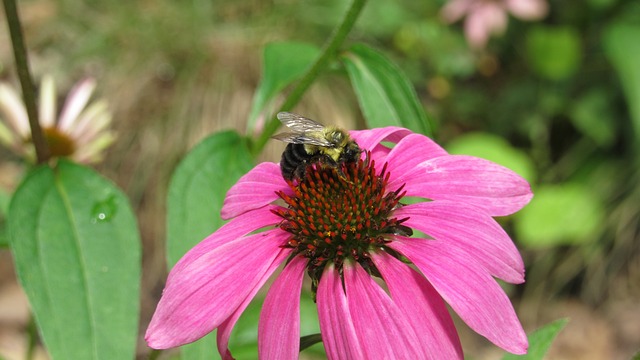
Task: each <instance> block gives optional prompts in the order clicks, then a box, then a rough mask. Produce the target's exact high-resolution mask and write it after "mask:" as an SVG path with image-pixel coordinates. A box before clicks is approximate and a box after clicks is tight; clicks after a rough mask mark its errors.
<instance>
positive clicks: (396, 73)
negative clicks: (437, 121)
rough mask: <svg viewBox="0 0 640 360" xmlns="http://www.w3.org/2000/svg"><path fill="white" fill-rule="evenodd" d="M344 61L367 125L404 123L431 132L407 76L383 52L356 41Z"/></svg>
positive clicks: (423, 131)
mask: <svg viewBox="0 0 640 360" xmlns="http://www.w3.org/2000/svg"><path fill="white" fill-rule="evenodd" d="M341 60H342V61H343V62H344V65H345V67H346V69H347V73H348V74H349V78H350V79H351V84H352V85H353V88H354V91H355V93H356V96H357V97H358V102H359V103H360V107H361V108H362V112H363V114H364V117H365V120H366V121H367V126H368V127H383V126H390V125H396V126H402V127H406V128H408V129H411V130H413V131H414V132H417V133H420V134H425V135H430V134H431V120H430V119H429V118H428V117H427V113H426V112H425V111H424V108H423V107H422V104H421V103H420V101H419V100H418V96H417V94H416V92H415V90H414V88H413V86H412V85H411V82H410V81H409V79H408V78H407V76H406V75H405V74H404V73H403V72H402V70H400V68H398V67H397V66H396V65H395V64H393V63H392V62H391V61H389V60H388V59H387V58H386V57H385V56H384V55H382V54H381V53H380V52H378V51H376V50H373V49H371V48H369V47H367V46H365V45H359V44H356V45H354V46H352V47H351V48H350V49H349V51H347V52H346V53H345V54H344V55H342V57H341Z"/></svg>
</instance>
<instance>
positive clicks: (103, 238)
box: [7, 160, 140, 360]
mask: <svg viewBox="0 0 640 360" xmlns="http://www.w3.org/2000/svg"><path fill="white" fill-rule="evenodd" d="M7 223H8V234H9V240H10V244H11V248H12V251H13V256H14V260H15V263H16V269H17V273H18V279H19V280H20V283H21V284H22V286H23V288H24V289H25V291H26V293H27V296H28V298H29V302H30V304H31V307H32V310H33V313H34V316H35V319H36V323H37V325H38V328H39V330H40V332H41V335H42V338H43V340H44V343H45V345H46V346H47V349H48V350H49V353H50V354H51V357H52V358H53V359H85V360H86V359H132V358H134V357H135V348H136V341H137V333H138V312H139V305H138V302H139V291H140V238H139V233H138V228H137V225H136V221H135V216H134V214H133V211H132V210H131V207H130V205H129V203H128V200H127V198H126V197H125V195H124V194H122V193H121V192H120V190H118V188H117V187H116V186H115V185H113V184H112V183H111V182H109V181H108V180H106V179H104V178H102V177H101V176H100V175H98V174H97V173H95V172H94V171H93V170H90V169H88V168H86V167H83V166H80V165H77V164H74V163H71V162H68V161H65V160H60V161H59V163H58V166H57V168H56V169H55V170H53V169H51V168H49V167H46V166H41V167H39V168H36V169H34V170H33V171H32V172H31V173H30V174H29V175H28V176H27V177H26V178H25V179H24V181H23V182H22V184H21V185H20V186H19V188H18V190H17V191H16V193H15V195H14V197H13V199H12V201H11V204H10V207H9V216H8V221H7Z"/></svg>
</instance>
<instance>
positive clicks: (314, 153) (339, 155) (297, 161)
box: [273, 112, 362, 181]
mask: <svg viewBox="0 0 640 360" xmlns="http://www.w3.org/2000/svg"><path fill="white" fill-rule="evenodd" d="M278 120H280V121H281V122H282V123H283V124H284V125H286V126H287V127H288V128H289V129H290V130H292V131H291V132H285V133H281V134H276V135H275V136H273V138H274V139H277V140H281V141H284V142H287V143H288V144H287V147H286V148H285V149H284V152H283V153H282V159H281V160H280V171H281V172H282V177H284V178H285V180H288V181H293V179H302V178H304V175H305V173H306V170H307V167H308V166H309V165H312V164H320V165H321V166H329V167H331V168H334V169H336V171H337V172H338V174H339V175H340V177H341V178H344V173H343V172H342V169H341V168H340V166H341V165H342V164H343V163H353V162H356V161H358V159H360V154H361V153H362V150H361V149H360V147H359V146H358V144H357V143H356V142H355V141H354V140H353V139H352V138H351V137H350V136H349V133H347V132H346V131H345V130H343V129H340V128H337V127H334V126H327V127H325V126H324V125H322V124H320V123H318V122H316V121H314V120H311V119H307V118H305V117H303V116H300V115H297V114H293V113H290V112H280V113H278Z"/></svg>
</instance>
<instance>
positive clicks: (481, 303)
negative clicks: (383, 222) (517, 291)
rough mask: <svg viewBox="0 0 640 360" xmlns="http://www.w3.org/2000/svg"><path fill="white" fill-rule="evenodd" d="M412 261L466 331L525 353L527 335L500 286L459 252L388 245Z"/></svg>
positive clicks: (419, 242)
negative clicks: (458, 317) (462, 321)
mask: <svg viewBox="0 0 640 360" xmlns="http://www.w3.org/2000/svg"><path fill="white" fill-rule="evenodd" d="M388 246H389V247H391V248H392V249H394V250H397V251H399V252H400V253H402V254H403V255H404V256H406V257H407V258H408V259H409V260H411V261H412V262H413V263H414V264H415V265H416V266H417V267H418V269H420V271H422V273H423V274H424V275H425V276H426V277H427V279H428V280H429V282H430V283H431V284H433V286H434V287H435V288H436V290H438V293H440V295H441V296H442V297H443V298H444V299H445V301H446V302H447V303H448V304H449V305H450V306H451V307H452V308H453V310H454V311H455V312H456V313H457V314H458V315H460V317H461V318H462V320H464V322H465V323H467V325H469V327H471V328H472V329H473V330H475V331H476V332H477V333H479V334H480V335H483V336H485V337H486V338H487V339H489V341H491V342H493V343H494V344H496V345H498V346H500V347H501V348H503V349H505V350H507V351H509V352H511V353H514V354H525V353H526V352H527V347H528V342H527V335H526V334H525V332H524V330H523V329H522V325H521V324H520V321H519V320H518V317H517V316H516V313H515V311H514V310H513V306H512V305H511V302H510V301H509V298H508V297H507V295H506V294H505V293H504V291H503V290H502V288H501V287H500V285H498V283H497V282H496V281H495V280H494V279H493V278H492V277H491V276H490V275H489V273H487V272H486V271H485V270H484V269H483V268H482V267H481V266H480V265H479V264H477V263H476V262H475V261H473V259H468V258H466V255H467V254H466V253H464V252H462V251H461V250H460V249H456V248H453V247H447V246H443V244H442V242H441V241H437V240H425V239H411V238H403V237H401V236H397V237H396V241H394V242H391V243H389V244H388Z"/></svg>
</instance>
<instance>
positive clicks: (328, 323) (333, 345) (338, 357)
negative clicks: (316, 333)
mask: <svg viewBox="0 0 640 360" xmlns="http://www.w3.org/2000/svg"><path fill="white" fill-rule="evenodd" d="M317 301H318V320H319V322H320V331H321V332H322V342H323V344H324V348H325V350H326V351H327V358H329V359H331V360H349V359H363V358H364V356H363V352H362V348H361V347H360V343H359V341H358V336H357V335H356V329H355V327H354V325H353V320H352V319H351V316H350V315H349V304H348V303H347V297H346V295H345V293H344V288H343V287H342V280H341V278H340V274H339V273H338V270H336V269H335V267H334V266H333V264H332V265H329V266H328V267H327V268H326V269H325V270H324V272H323V274H322V277H321V278H320V283H319V284H318V293H317Z"/></svg>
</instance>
